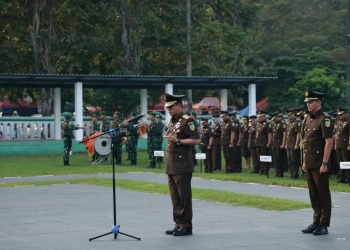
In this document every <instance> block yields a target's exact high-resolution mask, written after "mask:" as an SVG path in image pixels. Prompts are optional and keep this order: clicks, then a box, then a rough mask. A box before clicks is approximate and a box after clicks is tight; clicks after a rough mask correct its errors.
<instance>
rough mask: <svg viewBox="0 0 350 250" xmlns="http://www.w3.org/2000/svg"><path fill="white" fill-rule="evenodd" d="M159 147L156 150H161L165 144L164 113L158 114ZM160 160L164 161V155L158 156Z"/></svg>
mask: <svg viewBox="0 0 350 250" xmlns="http://www.w3.org/2000/svg"><path fill="white" fill-rule="evenodd" d="M156 118H157V121H156V122H157V147H156V150H158V151H161V150H162V146H163V132H164V124H163V121H162V115H160V114H159V115H157V116H156ZM157 160H158V162H163V157H158V159H157Z"/></svg>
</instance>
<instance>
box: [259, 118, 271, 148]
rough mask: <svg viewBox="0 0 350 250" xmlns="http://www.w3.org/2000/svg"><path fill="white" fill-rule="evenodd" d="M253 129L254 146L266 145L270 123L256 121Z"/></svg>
mask: <svg viewBox="0 0 350 250" xmlns="http://www.w3.org/2000/svg"><path fill="white" fill-rule="evenodd" d="M255 129H256V132H255V139H256V146H257V147H266V146H267V143H268V140H269V133H271V125H270V124H269V123H268V121H263V122H257V123H256V127H255Z"/></svg>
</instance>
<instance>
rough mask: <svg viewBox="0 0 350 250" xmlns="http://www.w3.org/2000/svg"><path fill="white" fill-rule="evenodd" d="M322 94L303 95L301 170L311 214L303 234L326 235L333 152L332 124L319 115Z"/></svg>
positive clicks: (326, 117) (306, 93) (312, 92)
mask: <svg viewBox="0 0 350 250" xmlns="http://www.w3.org/2000/svg"><path fill="white" fill-rule="evenodd" d="M324 95H325V94H323V93H320V92H316V91H306V92H305V102H306V104H307V109H308V111H309V114H308V115H307V116H306V117H305V119H304V122H303V124H302V135H301V140H302V143H303V150H304V152H303V153H304V160H303V170H304V172H305V174H306V178H307V183H308V186H309V194H310V200H311V205H312V208H313V210H314V216H313V223H312V224H311V225H309V226H308V227H307V228H305V229H303V230H302V232H303V233H313V234H314V235H325V234H328V229H327V227H329V224H330V219H331V210H332V202H331V193H330V191H329V181H328V174H327V171H328V160H329V155H330V153H331V150H332V148H333V137H332V136H333V122H332V120H331V119H330V117H328V116H327V115H326V114H325V113H323V111H322V106H321V100H322V97H323V96H324Z"/></svg>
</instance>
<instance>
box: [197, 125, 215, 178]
mask: <svg viewBox="0 0 350 250" xmlns="http://www.w3.org/2000/svg"><path fill="white" fill-rule="evenodd" d="M201 125H202V129H201V131H200V140H201V143H200V145H199V147H200V149H201V152H202V153H204V154H205V160H204V166H205V172H206V173H212V172H213V161H212V144H213V138H212V132H211V128H210V127H209V123H208V119H206V118H201Z"/></svg>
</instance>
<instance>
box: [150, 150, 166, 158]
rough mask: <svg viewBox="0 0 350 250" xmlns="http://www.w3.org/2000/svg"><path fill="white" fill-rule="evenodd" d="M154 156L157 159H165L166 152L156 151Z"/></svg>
mask: <svg viewBox="0 0 350 250" xmlns="http://www.w3.org/2000/svg"><path fill="white" fill-rule="evenodd" d="M153 155H154V156H155V157H164V151H154V152H153Z"/></svg>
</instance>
